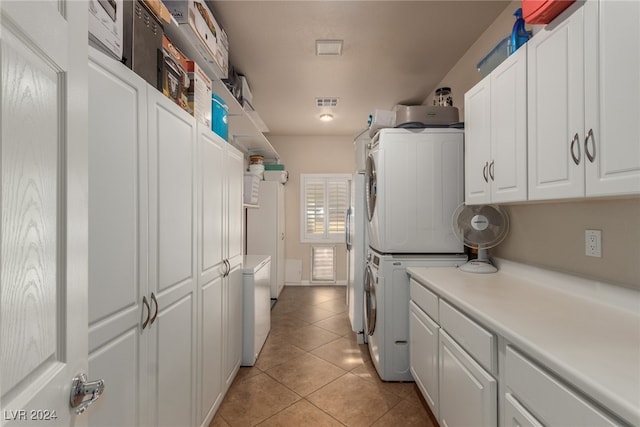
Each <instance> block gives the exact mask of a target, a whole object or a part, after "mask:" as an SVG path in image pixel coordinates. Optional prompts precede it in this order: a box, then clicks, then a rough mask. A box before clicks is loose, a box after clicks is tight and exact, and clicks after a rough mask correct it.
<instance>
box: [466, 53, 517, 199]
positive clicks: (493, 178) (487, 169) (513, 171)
mask: <svg viewBox="0 0 640 427" xmlns="http://www.w3.org/2000/svg"><path fill="white" fill-rule="evenodd" d="M526 90H527V46H526V45H524V46H522V47H521V48H520V49H518V50H517V51H516V52H515V53H514V54H513V55H511V56H510V57H509V58H507V59H506V60H505V61H504V62H503V63H502V64H500V65H499V66H498V67H497V68H496V69H495V70H493V71H492V72H491V74H490V75H489V76H487V77H485V78H484V79H483V80H482V81H481V82H480V83H478V84H477V85H476V86H474V87H473V88H472V89H471V90H470V91H469V92H467V93H466V94H465V107H464V109H465V144H466V147H465V202H466V203H467V204H475V203H504V202H516V201H523V200H526V199H527V92H526Z"/></svg>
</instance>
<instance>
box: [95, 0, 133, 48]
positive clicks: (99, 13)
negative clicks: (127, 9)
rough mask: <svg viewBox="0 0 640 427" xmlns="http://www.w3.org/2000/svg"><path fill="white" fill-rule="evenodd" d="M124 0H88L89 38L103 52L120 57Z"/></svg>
mask: <svg viewBox="0 0 640 427" xmlns="http://www.w3.org/2000/svg"><path fill="white" fill-rule="evenodd" d="M123 10H124V0H89V23H88V25H89V40H91V41H92V43H93V44H94V45H95V46H96V47H98V48H101V49H102V50H104V51H105V52H107V53H109V54H111V55H113V56H115V58H116V59H118V60H120V59H121V58H122V47H123V22H124V19H123Z"/></svg>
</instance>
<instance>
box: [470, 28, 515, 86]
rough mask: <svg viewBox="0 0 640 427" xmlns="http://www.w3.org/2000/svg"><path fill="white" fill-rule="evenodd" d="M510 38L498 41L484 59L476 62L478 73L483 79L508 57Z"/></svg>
mask: <svg viewBox="0 0 640 427" xmlns="http://www.w3.org/2000/svg"><path fill="white" fill-rule="evenodd" d="M510 38H511V36H510V35H509V36H507V37H505V38H503V39H502V40H500V42H499V43H498V44H497V45H496V46H495V47H494V48H493V49H491V52H489V53H488V54H487V55H486V56H485V57H484V58H482V59H481V60H480V62H478V71H479V72H480V75H481V76H482V77H483V78H484V77H487V76H488V75H489V73H491V72H492V71H493V70H494V69H495V68H496V67H497V66H498V65H500V64H501V63H502V61H504V60H505V59H507V58H508V57H509V39H510Z"/></svg>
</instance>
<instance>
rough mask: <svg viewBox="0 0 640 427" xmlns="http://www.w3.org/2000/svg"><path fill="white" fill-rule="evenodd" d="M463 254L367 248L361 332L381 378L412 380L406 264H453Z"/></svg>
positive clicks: (462, 258)
mask: <svg viewBox="0 0 640 427" xmlns="http://www.w3.org/2000/svg"><path fill="white" fill-rule="evenodd" d="M466 261H467V257H466V255H406V254H405V255H384V254H381V253H379V252H376V251H374V250H369V255H368V268H367V272H366V275H365V295H364V305H365V316H364V317H365V334H367V340H368V344H369V353H370V354H371V360H372V361H373V365H374V366H375V367H376V370H377V371H378V375H380V378H381V379H382V380H383V381H413V377H412V376H411V372H410V370H409V299H410V298H409V274H408V273H407V268H408V267H434V268H435V267H457V266H459V265H462V264H464V263H465V262H466Z"/></svg>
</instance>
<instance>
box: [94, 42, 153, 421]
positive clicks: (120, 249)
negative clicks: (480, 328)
mask: <svg viewBox="0 0 640 427" xmlns="http://www.w3.org/2000/svg"><path fill="white" fill-rule="evenodd" d="M88 70H89V109H88V111H89V253H88V254H89V376H90V377H91V378H103V379H104V380H105V382H106V384H107V385H108V387H109V389H112V390H114V392H113V393H107V394H105V396H104V399H101V400H100V401H98V402H96V404H95V405H94V406H93V407H92V408H91V410H90V411H89V412H88V414H89V420H90V423H91V425H96V426H113V425H143V424H145V417H144V415H145V414H144V412H143V411H142V410H141V409H142V408H143V407H144V404H143V403H142V402H143V401H142V396H145V395H146V394H147V390H146V389H145V384H146V383H145V379H146V375H145V370H144V367H145V366H146V360H147V346H146V336H147V335H148V328H145V329H147V330H143V328H142V322H141V319H142V321H144V319H145V318H146V317H147V316H149V315H150V313H149V307H147V306H145V305H143V298H147V296H146V295H147V254H148V248H147V205H146V200H147V197H146V194H147V192H146V188H147V184H148V182H147V163H146V158H147V153H146V150H147V121H146V117H147V112H146V110H145V109H144V106H145V105H146V97H147V85H146V83H145V81H144V80H142V79H141V78H139V77H138V76H136V75H134V74H133V73H131V72H128V70H127V69H126V67H125V66H124V65H122V64H120V63H118V62H116V61H113V60H112V59H110V58H107V57H106V56H104V55H102V54H96V51H95V50H91V53H90V61H89V68H88ZM116 124H117V125H116Z"/></svg>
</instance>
